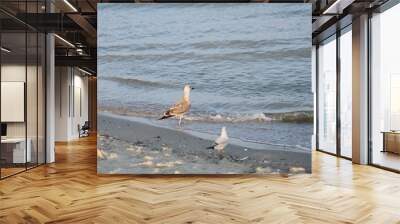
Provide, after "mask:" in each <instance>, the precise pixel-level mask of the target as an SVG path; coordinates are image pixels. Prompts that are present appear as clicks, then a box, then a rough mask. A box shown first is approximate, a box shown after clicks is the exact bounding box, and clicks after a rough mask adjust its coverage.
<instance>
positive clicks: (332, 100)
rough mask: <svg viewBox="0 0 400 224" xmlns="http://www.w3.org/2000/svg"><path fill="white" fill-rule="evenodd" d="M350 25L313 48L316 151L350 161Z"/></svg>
mask: <svg viewBox="0 0 400 224" xmlns="http://www.w3.org/2000/svg"><path fill="white" fill-rule="evenodd" d="M351 48H352V32H351V25H349V26H347V27H346V28H344V29H342V30H340V32H337V33H336V34H335V35H333V36H331V37H329V38H327V39H326V40H324V41H322V42H321V43H319V44H318V47H317V61H318V63H317V76H318V77H317V86H318V91H317V111H318V112H317V116H318V119H317V149H318V150H319V151H323V152H327V153H329V154H334V155H338V156H341V157H344V158H347V159H350V158H351V157H352V155H351V154H352V148H351V142H352V138H351V135H352V101H351V98H352V66H351V64H352V50H351Z"/></svg>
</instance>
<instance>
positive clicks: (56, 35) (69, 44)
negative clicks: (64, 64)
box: [54, 34, 75, 48]
mask: <svg viewBox="0 0 400 224" xmlns="http://www.w3.org/2000/svg"><path fill="white" fill-rule="evenodd" d="M54 36H55V37H57V38H58V39H59V40H61V41H62V42H64V43H66V44H67V45H68V46H70V47H73V48H75V45H73V44H72V43H71V42H69V41H68V40H66V39H64V38H62V37H60V36H59V35H58V34H54Z"/></svg>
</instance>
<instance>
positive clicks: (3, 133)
mask: <svg viewBox="0 0 400 224" xmlns="http://www.w3.org/2000/svg"><path fill="white" fill-rule="evenodd" d="M1 136H2V137H3V136H7V124H5V123H1Z"/></svg>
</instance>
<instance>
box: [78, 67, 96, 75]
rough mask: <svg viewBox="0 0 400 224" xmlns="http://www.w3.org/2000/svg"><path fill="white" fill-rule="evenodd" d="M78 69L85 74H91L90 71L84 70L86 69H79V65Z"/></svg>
mask: <svg viewBox="0 0 400 224" xmlns="http://www.w3.org/2000/svg"><path fill="white" fill-rule="evenodd" d="M78 70H79V71H81V72H83V73H85V74H87V75H90V76H92V75H93V74H92V73H90V72H88V71H86V70H83V69H81V68H79V67H78Z"/></svg>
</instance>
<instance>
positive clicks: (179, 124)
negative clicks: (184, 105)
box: [178, 115, 183, 127]
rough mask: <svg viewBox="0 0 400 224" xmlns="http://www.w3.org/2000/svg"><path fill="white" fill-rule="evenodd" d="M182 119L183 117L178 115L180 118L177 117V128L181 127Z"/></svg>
mask: <svg viewBox="0 0 400 224" xmlns="http://www.w3.org/2000/svg"><path fill="white" fill-rule="evenodd" d="M182 117H183V115H180V116H179V122H178V126H179V127H181V122H182Z"/></svg>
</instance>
